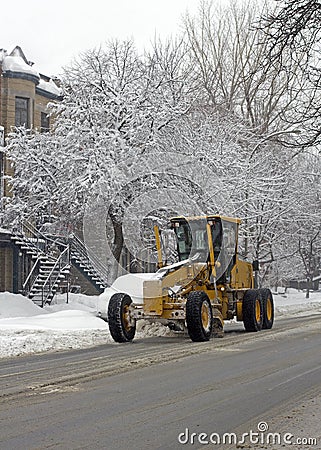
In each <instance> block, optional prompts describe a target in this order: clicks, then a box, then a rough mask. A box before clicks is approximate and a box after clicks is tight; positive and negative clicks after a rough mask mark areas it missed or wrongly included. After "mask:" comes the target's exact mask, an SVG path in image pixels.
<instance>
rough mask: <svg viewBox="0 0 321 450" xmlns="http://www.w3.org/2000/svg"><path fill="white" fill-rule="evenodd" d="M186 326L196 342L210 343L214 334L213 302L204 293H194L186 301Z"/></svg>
mask: <svg viewBox="0 0 321 450" xmlns="http://www.w3.org/2000/svg"><path fill="white" fill-rule="evenodd" d="M186 325H187V331H188V334H189V337H190V338H191V339H192V341H194V342H204V341H208V340H209V339H210V337H211V334H212V327H213V312H212V306H211V302H210V301H209V298H208V296H207V295H206V294H205V292H203V291H192V292H190V293H189V294H188V297H187V301H186Z"/></svg>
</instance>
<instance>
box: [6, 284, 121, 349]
mask: <svg viewBox="0 0 321 450" xmlns="http://www.w3.org/2000/svg"><path fill="white" fill-rule="evenodd" d="M65 301H66V298H63V297H62V298H58V299H57V300H56V301H55V304H53V305H52V306H47V307H46V308H44V309H42V308H40V307H39V306H37V305H35V304H34V303H33V302H32V301H31V300H30V299H28V298H26V297H23V296H22V295H16V294H10V293H8V292H2V293H0V357H8V356H18V355H22V354H27V353H37V352H44V351H55V350H67V349H71V348H74V349H76V348H85V347H91V346H94V345H100V344H105V343H106V342H110V343H111V342H113V341H112V338H111V336H110V334H109V330H108V325H107V323H106V322H104V321H103V320H101V319H99V318H98V317H96V303H97V297H94V298H93V297H88V298H86V296H84V295H80V296H78V297H77V296H76V295H72V294H70V303H68V304H66V303H65Z"/></svg>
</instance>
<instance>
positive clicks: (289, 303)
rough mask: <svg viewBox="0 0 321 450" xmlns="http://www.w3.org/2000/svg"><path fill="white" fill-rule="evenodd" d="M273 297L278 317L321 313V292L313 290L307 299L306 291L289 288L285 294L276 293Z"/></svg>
mask: <svg viewBox="0 0 321 450" xmlns="http://www.w3.org/2000/svg"><path fill="white" fill-rule="evenodd" d="M273 298H274V304H275V315H276V317H280V316H294V315H299V314H306V313H309V314H313V313H314V314H320V313H321V292H311V293H310V298H309V299H306V298H305V292H303V291H297V290H296V289H287V291H286V292H285V293H283V294H276V293H274V294H273Z"/></svg>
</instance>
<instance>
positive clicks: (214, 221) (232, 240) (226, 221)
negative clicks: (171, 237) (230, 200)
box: [171, 216, 241, 280]
mask: <svg viewBox="0 0 321 450" xmlns="http://www.w3.org/2000/svg"><path fill="white" fill-rule="evenodd" d="M240 222H241V221H240V220H239V219H232V218H228V217H221V216H203V217H175V218H172V219H171V228H172V229H173V230H174V232H175V235H176V239H177V253H178V258H179V261H184V260H187V259H190V260H192V261H195V262H204V263H208V262H209V260H210V247H209V242H208V234H207V224H209V225H210V230H211V239H212V242H213V250H214V260H215V262H216V273H217V280H218V279H219V278H221V277H223V275H224V276H225V278H227V279H228V278H229V276H230V272H231V269H232V267H233V265H234V264H235V261H236V254H237V233H238V225H239V223H240Z"/></svg>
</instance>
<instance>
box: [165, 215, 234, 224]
mask: <svg viewBox="0 0 321 450" xmlns="http://www.w3.org/2000/svg"><path fill="white" fill-rule="evenodd" d="M212 219H221V220H224V221H226V222H233V223H238V224H240V223H242V220H241V219H238V218H236V217H227V216H221V215H219V214H209V215H207V216H177V217H171V219H170V221H171V222H175V221H178V222H179V221H182V220H186V221H191V220H206V221H207V222H208V221H210V220H212Z"/></svg>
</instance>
